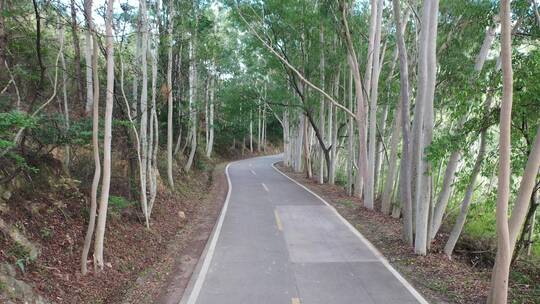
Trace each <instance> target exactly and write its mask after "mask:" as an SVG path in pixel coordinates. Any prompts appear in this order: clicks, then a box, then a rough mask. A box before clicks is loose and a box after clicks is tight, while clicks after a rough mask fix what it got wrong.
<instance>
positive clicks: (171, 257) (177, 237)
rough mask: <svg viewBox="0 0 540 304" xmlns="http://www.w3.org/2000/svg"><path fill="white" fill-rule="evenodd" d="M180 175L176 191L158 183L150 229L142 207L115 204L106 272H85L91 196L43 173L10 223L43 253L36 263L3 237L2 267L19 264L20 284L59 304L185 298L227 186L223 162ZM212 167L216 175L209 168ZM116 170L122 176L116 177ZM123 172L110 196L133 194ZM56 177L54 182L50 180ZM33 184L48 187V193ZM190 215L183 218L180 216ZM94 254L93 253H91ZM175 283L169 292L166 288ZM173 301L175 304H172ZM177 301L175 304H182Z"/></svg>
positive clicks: (15, 206) (17, 197)
mask: <svg viewBox="0 0 540 304" xmlns="http://www.w3.org/2000/svg"><path fill="white" fill-rule="evenodd" d="M209 166H210V168H209V169H206V170H193V171H192V173H190V174H183V176H177V177H176V181H177V185H175V190H174V191H171V190H169V189H168V188H167V187H164V186H163V185H161V184H159V185H158V196H157V199H156V203H155V207H154V210H153V212H152V221H151V229H150V230H147V229H146V228H145V227H144V225H143V219H142V215H141V213H140V211H139V209H140V208H139V207H138V204H135V205H131V206H129V207H128V208H122V209H115V208H114V207H113V206H110V207H109V215H108V219H107V229H106V236H105V238H106V240H105V243H106V244H105V253H104V254H105V262H106V267H105V270H104V271H102V272H100V273H92V269H93V265H92V261H88V268H89V270H90V271H91V273H89V274H88V275H86V276H81V275H80V254H81V248H82V242H83V239H84V234H85V232H86V226H87V218H88V203H87V198H86V196H85V195H84V194H83V193H82V192H81V191H84V190H79V188H78V185H77V182H76V181H74V180H71V179H64V178H62V177H61V175H60V174H59V172H42V173H41V174H40V176H41V177H40V178H46V179H49V181H45V180H33V181H32V182H30V183H29V185H30V187H25V189H23V190H21V191H17V193H15V194H14V195H13V197H12V198H11V199H10V201H9V204H8V207H9V218H6V217H3V218H4V219H5V220H6V221H7V222H8V223H10V224H11V225H14V226H15V227H17V228H18V229H19V230H21V231H22V232H24V234H25V235H26V236H27V237H28V238H29V239H30V240H31V241H32V242H33V243H35V244H37V245H38V246H39V247H40V249H41V255H40V256H39V258H38V259H37V260H35V261H29V260H28V259H27V253H25V252H24V250H22V249H21V248H20V247H19V246H17V245H16V244H14V243H13V242H12V241H11V240H10V239H9V238H8V237H6V236H4V235H3V234H1V233H0V263H1V262H8V263H10V264H12V265H20V267H19V269H17V276H16V277H17V279H20V280H23V281H25V282H28V283H30V284H32V285H33V286H34V289H35V290H36V292H37V293H38V294H40V295H42V296H44V297H45V298H46V299H48V300H50V301H51V302H54V303H157V302H158V301H157V299H163V300H160V301H161V302H162V303H168V301H173V300H172V299H177V300H179V297H180V296H181V295H182V292H183V288H184V287H185V285H186V283H187V280H188V279H189V276H190V275H191V271H192V268H193V266H194V264H195V263H196V262H197V259H198V257H199V256H200V254H201V252H202V249H203V248H204V245H205V243H206V239H207V238H208V236H209V234H210V232H211V230H212V228H213V226H214V223H215V220H216V218H217V214H218V213H219V210H220V209H221V205H222V203H223V198H224V195H225V193H226V191H227V184H226V181H225V175H224V172H223V168H224V165H223V164H221V165H218V166H217V167H216V168H215V170H212V169H211V168H212V167H213V165H212V164H209ZM207 170H210V171H207ZM115 172H116V175H115ZM121 174H122V170H121V168H116V170H114V169H113V175H115V176H113V183H112V186H111V188H112V189H111V194H112V195H120V196H124V197H127V195H126V193H125V192H126V189H125V188H126V186H125V179H122V176H121ZM50 179H52V180H50ZM31 185H48V186H47V187H44V188H43V189H37V188H35V189H34V188H33V187H32V186H31ZM180 212H183V213H184V214H185V218H182V217H181V216H180V214H179V213H180ZM90 256H91V253H90ZM167 285H169V286H171V288H168V289H165V288H163V286H167ZM167 299H171V300H167ZM176 303H177V302H176Z"/></svg>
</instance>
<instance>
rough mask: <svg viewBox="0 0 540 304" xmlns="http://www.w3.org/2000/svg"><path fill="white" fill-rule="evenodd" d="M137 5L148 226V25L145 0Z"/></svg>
mask: <svg viewBox="0 0 540 304" xmlns="http://www.w3.org/2000/svg"><path fill="white" fill-rule="evenodd" d="M139 6H140V8H141V12H140V18H141V34H142V37H141V57H140V59H141V71H142V73H141V74H142V84H141V99H140V100H141V101H140V106H141V113H140V119H141V122H140V130H139V136H140V140H141V143H140V151H141V161H142V162H141V170H140V172H141V179H140V180H141V193H139V195H140V200H141V209H142V211H143V214H144V217H145V221H146V226H147V228H150V224H149V220H148V198H147V193H146V192H147V191H146V189H147V187H148V176H147V174H148V40H149V35H148V32H149V30H150V27H149V26H148V12H147V9H146V0H140V1H139Z"/></svg>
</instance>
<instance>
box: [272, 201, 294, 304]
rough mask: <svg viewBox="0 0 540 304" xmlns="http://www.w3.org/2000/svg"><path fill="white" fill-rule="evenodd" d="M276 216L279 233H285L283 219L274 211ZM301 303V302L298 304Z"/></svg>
mask: <svg viewBox="0 0 540 304" xmlns="http://www.w3.org/2000/svg"><path fill="white" fill-rule="evenodd" d="M274 216H275V218H276V226H277V229H278V230H279V231H283V225H282V224H281V219H280V218H279V214H278V213H277V210H276V209H274ZM293 303H294V302H293ZM298 303H300V302H298Z"/></svg>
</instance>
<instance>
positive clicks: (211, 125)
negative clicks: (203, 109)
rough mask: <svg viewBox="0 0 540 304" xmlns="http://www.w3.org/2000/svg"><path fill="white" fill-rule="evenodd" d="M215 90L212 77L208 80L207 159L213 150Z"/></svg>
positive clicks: (251, 140) (250, 145)
mask: <svg viewBox="0 0 540 304" xmlns="http://www.w3.org/2000/svg"><path fill="white" fill-rule="evenodd" d="M215 90H216V80H215V77H214V76H212V77H211V78H210V104H209V105H208V107H209V121H208V128H209V131H208V132H209V134H208V146H207V149H206V156H207V157H208V158H210V157H212V150H213V149H214V110H215V106H214V99H215V94H216V92H215ZM252 128H253V126H252V123H251V119H250V137H249V149H250V151H251V152H253V136H252V134H251V133H252Z"/></svg>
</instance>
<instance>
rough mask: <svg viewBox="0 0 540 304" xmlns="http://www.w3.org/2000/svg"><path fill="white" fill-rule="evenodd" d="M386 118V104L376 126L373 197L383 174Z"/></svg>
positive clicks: (380, 184) (378, 188) (377, 190)
mask: <svg viewBox="0 0 540 304" xmlns="http://www.w3.org/2000/svg"><path fill="white" fill-rule="evenodd" d="M387 118H388V104H385V105H384V108H383V111H382V114H381V120H380V121H379V124H378V127H377V130H378V131H377V133H378V134H379V136H377V145H376V148H375V173H374V174H373V189H375V192H374V194H375V197H376V196H377V193H378V192H379V190H380V188H381V187H382V186H383V185H382V182H381V181H382V180H383V177H384V176H383V175H384V165H383V164H384V161H383V160H384V155H385V153H384V149H383V148H385V147H384V133H385V129H386V119H387Z"/></svg>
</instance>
